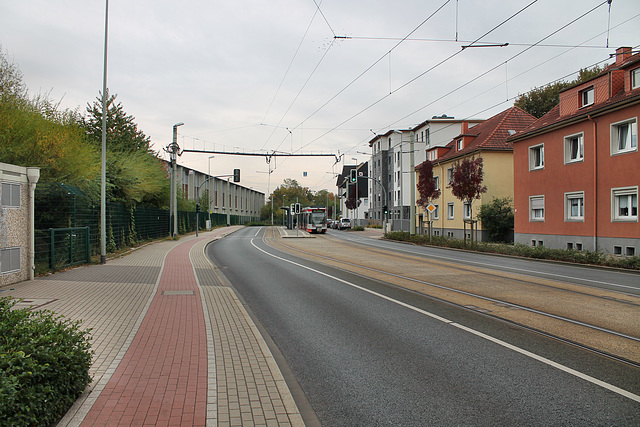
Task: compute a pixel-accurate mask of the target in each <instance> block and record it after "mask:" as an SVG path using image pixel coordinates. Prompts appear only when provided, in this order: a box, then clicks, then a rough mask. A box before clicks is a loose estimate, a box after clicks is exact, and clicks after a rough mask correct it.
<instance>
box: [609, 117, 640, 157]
mask: <svg viewBox="0 0 640 427" xmlns="http://www.w3.org/2000/svg"><path fill="white" fill-rule="evenodd" d="M626 125H628V126H629V127H628V129H629V134H628V138H625V139H626V142H627V144H628V145H627V146H625V147H624V148H620V137H619V134H620V129H621V128H622V126H626ZM634 151H638V118H637V117H632V118H629V119H627V120H622V121H620V122H616V123H611V155H612V156H613V155H616V154H624V153H632V152H634Z"/></svg>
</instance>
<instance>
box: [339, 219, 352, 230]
mask: <svg viewBox="0 0 640 427" xmlns="http://www.w3.org/2000/svg"><path fill="white" fill-rule="evenodd" d="M338 228H339V229H340V230H344V229H345V228H351V219H350V218H342V219H341V220H340V222H339V223H338Z"/></svg>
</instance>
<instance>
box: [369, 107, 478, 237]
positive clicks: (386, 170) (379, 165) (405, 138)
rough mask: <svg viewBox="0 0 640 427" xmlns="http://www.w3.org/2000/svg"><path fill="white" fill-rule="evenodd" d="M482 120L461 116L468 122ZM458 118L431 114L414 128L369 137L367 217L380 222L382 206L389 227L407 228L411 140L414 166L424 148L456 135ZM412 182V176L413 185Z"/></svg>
mask: <svg viewBox="0 0 640 427" xmlns="http://www.w3.org/2000/svg"><path fill="white" fill-rule="evenodd" d="M483 121H484V120H465V122H467V123H469V126H474V125H476V124H478V123H481V122H483ZM462 122H463V121H462V120H456V119H455V118H453V117H447V116H446V115H442V116H434V117H433V118H431V119H430V120H426V121H424V122H422V123H420V124H419V125H417V126H416V127H414V128H411V129H403V130H390V131H388V132H386V133H384V134H381V135H376V136H375V137H374V138H372V139H371V140H370V141H369V146H370V147H371V159H370V161H369V176H370V177H372V178H373V179H372V184H371V185H370V186H369V200H371V207H370V209H369V215H368V217H369V218H370V219H371V220H373V221H375V222H378V223H380V224H381V223H382V220H383V219H384V218H383V216H384V215H383V208H384V207H385V206H386V207H387V210H388V219H389V227H390V229H391V230H393V231H409V224H410V210H411V204H412V203H413V204H415V200H413V202H412V200H411V175H410V174H414V177H415V171H414V170H412V167H411V165H412V161H411V145H412V142H413V166H414V167H415V166H416V165H419V164H420V163H422V162H424V161H425V160H426V158H427V154H426V153H427V150H429V149H431V148H433V147H443V146H445V145H446V144H447V143H449V142H450V141H451V139H452V138H454V137H455V136H457V135H460V132H461V130H462ZM415 183H416V181H415V180H414V187H415ZM383 188H384V189H385V190H386V191H384V190H383ZM385 193H386V194H385ZM414 194H415V193H414ZM385 196H386V197H385ZM415 197H416V199H417V198H418V197H419V196H418V195H417V194H416V195H415Z"/></svg>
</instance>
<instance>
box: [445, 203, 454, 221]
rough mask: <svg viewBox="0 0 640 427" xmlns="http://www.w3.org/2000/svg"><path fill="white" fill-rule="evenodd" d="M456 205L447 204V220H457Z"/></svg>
mask: <svg viewBox="0 0 640 427" xmlns="http://www.w3.org/2000/svg"><path fill="white" fill-rule="evenodd" d="M455 212H456V210H455V203H454V202H449V203H447V219H455Z"/></svg>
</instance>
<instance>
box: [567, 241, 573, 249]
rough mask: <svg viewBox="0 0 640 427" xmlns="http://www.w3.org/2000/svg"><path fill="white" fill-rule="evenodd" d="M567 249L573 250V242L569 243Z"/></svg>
mask: <svg viewBox="0 0 640 427" xmlns="http://www.w3.org/2000/svg"><path fill="white" fill-rule="evenodd" d="M567 250H568V251H572V250H573V243H567Z"/></svg>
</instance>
